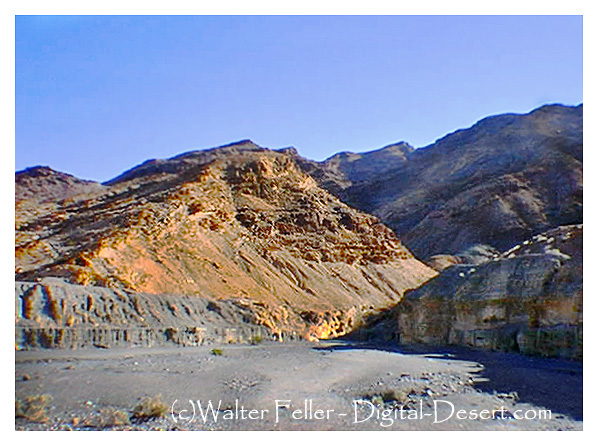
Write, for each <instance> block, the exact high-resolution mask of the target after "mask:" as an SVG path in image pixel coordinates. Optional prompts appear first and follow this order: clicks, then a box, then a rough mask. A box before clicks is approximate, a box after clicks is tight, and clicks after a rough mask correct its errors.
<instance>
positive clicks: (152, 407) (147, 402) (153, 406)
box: [133, 395, 168, 421]
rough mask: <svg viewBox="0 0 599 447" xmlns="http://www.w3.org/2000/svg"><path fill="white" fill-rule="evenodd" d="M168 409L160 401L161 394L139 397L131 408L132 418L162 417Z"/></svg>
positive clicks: (145, 419) (142, 419) (140, 419)
mask: <svg viewBox="0 0 599 447" xmlns="http://www.w3.org/2000/svg"><path fill="white" fill-rule="evenodd" d="M167 411H168V407H167V406H166V404H164V403H163V402H162V396H161V395H157V396H154V397H146V398H143V399H141V400H140V401H139V402H138V404H137V405H136V406H135V407H134V408H133V419H135V420H139V421H147V420H150V419H156V418H160V417H163V416H164V415H165V414H166V413H167Z"/></svg>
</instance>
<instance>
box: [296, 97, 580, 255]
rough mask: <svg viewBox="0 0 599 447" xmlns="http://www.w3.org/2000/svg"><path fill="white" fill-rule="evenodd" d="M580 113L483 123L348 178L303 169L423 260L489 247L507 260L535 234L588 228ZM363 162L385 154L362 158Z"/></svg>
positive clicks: (333, 170)
mask: <svg viewBox="0 0 599 447" xmlns="http://www.w3.org/2000/svg"><path fill="white" fill-rule="evenodd" d="M582 116H583V107H582V105H579V106H576V107H569V106H562V105H557V104H556V105H547V106H543V107H540V108H538V109H536V110H533V111H532V112H530V113H526V114H504V115H497V116H492V117H488V118H485V119H483V120H481V121H479V122H478V123H476V124H475V125H474V126H472V127H470V128H468V129H462V130H458V131H456V132H453V133H451V134H449V135H447V136H445V137H443V138H441V139H439V140H437V141H436V142H435V143H433V144H431V145H429V146H427V147H424V148H421V149H417V150H409V151H405V157H403V158H402V157H399V158H398V157H395V158H393V157H390V156H388V157H387V159H386V164H387V166H388V167H387V168H381V169H377V170H373V171H372V172H366V173H365V174H364V175H362V176H360V177H355V178H354V179H353V180H352V178H351V172H352V168H351V167H348V166H347V165H343V164H336V165H333V166H331V165H330V162H329V160H327V161H325V162H322V163H315V162H304V163H303V164H302V166H303V167H304V168H305V169H306V172H308V173H310V175H312V176H313V177H314V178H315V179H316V180H317V181H318V183H319V184H320V185H321V186H323V187H324V188H325V189H328V190H329V191H331V192H332V193H334V194H336V195H337V196H338V197H340V198H341V199H342V200H343V201H344V202H346V203H348V204H350V205H351V206H354V207H355V208H357V209H360V210H363V211H365V212H368V213H372V214H374V215H376V216H377V217H379V218H380V219H381V220H382V222H384V223H385V224H386V225H388V226H389V227H391V228H392V229H393V230H394V231H395V232H396V234H397V235H398V236H399V237H400V238H401V240H402V242H404V243H405V244H406V246H407V247H408V248H409V249H410V250H411V251H412V252H413V253H414V254H415V255H416V256H417V257H418V258H419V259H423V260H427V261H428V260H430V258H431V257H433V256H440V255H443V256H453V255H456V254H458V253H460V252H463V251H467V250H469V249H470V248H472V247H473V246H476V245H483V246H487V247H491V249H494V250H498V251H504V250H507V249H508V248H509V247H511V246H513V245H515V244H516V243H518V241H521V240H524V239H526V238H528V237H530V236H532V235H534V234H536V233H539V232H542V231H546V230H549V229H551V228H554V227H557V226H560V225H570V224H578V223H582V157H583V154H582V125H583V123H582ZM359 156H360V161H361V162H363V163H365V164H368V160H371V159H374V158H375V157H377V158H379V163H377V165H378V166H381V164H383V165H384V163H380V157H381V151H373V152H368V153H362V154H359Z"/></svg>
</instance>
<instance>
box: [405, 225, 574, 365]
mask: <svg viewBox="0 0 599 447" xmlns="http://www.w3.org/2000/svg"><path fill="white" fill-rule="evenodd" d="M582 290H583V289H582V225H573V226H564V227H559V228H556V229H554V230H551V231H548V232H546V233H542V234H538V235H536V236H534V237H533V238H531V239H528V240H526V241H524V242H523V243H521V244H518V245H516V246H514V247H513V248H511V249H510V250H508V251H507V252H504V253H503V254H501V255H500V256H496V257H495V259H493V260H491V261H489V262H486V263H483V264H479V265H456V266H453V267H449V268H447V269H446V270H444V271H443V272H442V273H441V274H440V275H439V276H438V277H436V278H434V279H432V280H430V281H429V282H428V283H426V284H425V285H423V286H422V287H420V288H419V289H417V290H415V291H412V292H409V293H407V294H406V296H405V297H404V300H403V301H402V302H401V303H400V304H399V305H398V306H397V308H396V311H397V313H398V317H397V318H398V326H397V332H398V335H399V341H400V343H426V344H436V345H447V344H455V345H466V346H475V347H481V348H487V349H496V350H508V351H519V352H523V353H527V354H538V355H545V356H556V357H566V358H576V359H580V358H582V294H583V293H582Z"/></svg>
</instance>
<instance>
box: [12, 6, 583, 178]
mask: <svg viewBox="0 0 599 447" xmlns="http://www.w3.org/2000/svg"><path fill="white" fill-rule="evenodd" d="M582 22H583V21H582V17H581V16H145V17H144V16H17V17H16V19H15V137H16V148H15V169H16V170H21V169H24V168H26V167H29V166H36V165H45V166H50V167H52V168H54V169H56V170H59V171H64V172H68V173H71V174H73V175H76V176H77V177H80V178H85V179H91V180H97V181H107V180H109V179H111V178H113V177H116V176H117V175H118V174H120V173H121V172H123V171H125V170H127V169H129V168H131V167H133V166H135V165H137V164H139V163H142V162H143V161H145V160H147V159H152V158H168V157H171V156H174V155H177V154H179V153H182V152H186V151H189V150H193V149H206V148H211V147H216V146H220V145H224V144H227V143H230V142H233V141H239V140H242V139H251V140H252V141H254V142H255V143H257V144H259V145H261V146H263V147H268V148H281V147H288V146H294V147H295V148H297V149H298V151H299V152H300V154H301V155H303V156H305V157H308V158H311V159H315V160H323V159H325V158H327V157H329V156H331V155H333V154H334V153H337V152H340V151H346V150H349V151H355V152H363V151H368V150H374V149H378V148H381V147H383V146H385V145H387V144H391V143H394V142H398V141H406V142H408V143H409V144H411V145H413V146H415V147H424V146H426V145H428V144H431V143H433V142H434V141H435V140H437V139H439V138H441V137H443V136H444V135H446V134H447V133H450V132H453V131H455V130H456V129H459V128H466V127H470V126H471V125H473V124H474V123H475V122H476V121H478V120H479V119H481V118H484V117H486V116H489V115H495V114H499V113H507V112H516V113H526V112H528V111H530V110H533V109H534V108H536V107H539V106H541V105H543V104H547V103H562V104H567V105H577V104H580V103H581V102H582V101H583V92H582V70H583V57H582V51H583V48H582V47H583V45H582Z"/></svg>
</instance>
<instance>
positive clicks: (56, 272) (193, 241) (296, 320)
mask: <svg viewBox="0 0 599 447" xmlns="http://www.w3.org/2000/svg"><path fill="white" fill-rule="evenodd" d="M16 227H17V233H16V264H17V279H19V280H23V281H31V280H35V279H37V278H41V277H48V276H49V277H62V278H65V279H66V280H68V281H69V282H73V283H75V284H82V285H93V286H104V287H110V288H113V289H124V290H133V291H139V292H147V293H154V294H179V295H181V294H184V295H188V296H193V295H197V296H202V297H205V298H211V299H238V300H245V301H250V302H253V303H262V304H261V306H262V308H263V309H264V311H263V315H262V322H263V323H264V324H265V325H269V326H273V327H275V326H276V327H278V328H279V329H281V328H284V327H287V328H288V327H294V328H297V330H298V331H307V333H308V336H317V337H327V336H330V335H335V334H339V333H344V332H346V331H347V330H350V329H351V326H352V325H354V324H357V323H358V321H357V320H358V315H359V314H360V313H361V312H364V311H365V310H368V309H374V308H384V307H389V306H391V305H392V304H394V303H396V302H397V301H399V299H400V298H401V297H402V295H403V292H404V291H405V290H406V289H411V288H415V287H417V286H418V285H419V284H421V283H422V282H424V281H426V280H427V279H429V278H430V277H432V276H434V275H435V272H434V271H433V270H431V269H430V268H428V267H426V266H425V265H424V264H422V263H420V262H419V261H418V260H416V259H415V258H414V257H413V256H412V255H411V253H410V252H409V251H408V250H407V249H406V248H405V247H404V246H403V245H402V244H401V243H400V241H399V240H398V239H397V238H396V237H395V236H394V234H393V232H392V231H391V230H390V229H388V228H387V227H385V226H384V225H383V224H381V223H380V222H378V221H377V219H376V218H374V217H372V216H369V215H367V214H364V213H361V212H358V211H356V210H354V209H352V208H350V207H349V206H347V205H345V204H344V203H342V202H340V201H339V200H338V199H337V198H335V197H334V196H332V195H330V194H329V193H327V192H326V191H324V190H323V189H321V188H319V187H318V186H317V185H316V183H315V181H314V180H313V179H312V178H311V177H309V176H307V175H306V174H305V173H304V172H302V170H301V169H300V168H299V167H298V166H297V165H296V163H295V161H294V158H293V157H292V156H291V155H289V154H288V153H286V152H285V151H279V152H277V151H270V150H266V149H263V148H260V147H258V146H256V145H255V144H253V143H251V142H249V141H242V142H239V143H236V144H233V145H228V146H226V147H222V148H217V149H214V150H210V151H196V152H191V153H187V154H182V155H180V156H177V157H174V158H172V159H169V160H151V161H148V162H146V163H143V164H142V165H140V166H138V167H136V168H133V169H132V170H130V171H128V172H126V173H124V174H123V175H121V176H119V177H117V178H116V179H114V180H112V181H110V182H107V184H106V185H105V187H104V188H102V190H100V191H97V192H94V193H90V194H87V195H84V196H75V197H72V198H71V199H69V200H65V201H59V202H51V203H48V204H46V205H44V206H39V205H35V206H33V205H32V206H31V207H30V208H27V207H24V208H21V209H18V210H17V222H16ZM258 307H259V306H258ZM302 325H304V326H302Z"/></svg>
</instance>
